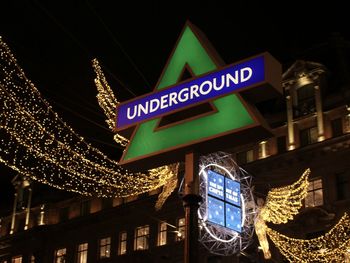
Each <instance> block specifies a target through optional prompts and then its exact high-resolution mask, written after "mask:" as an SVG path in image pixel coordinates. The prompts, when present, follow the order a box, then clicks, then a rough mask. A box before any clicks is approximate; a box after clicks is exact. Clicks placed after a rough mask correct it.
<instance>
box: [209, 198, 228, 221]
mask: <svg viewBox="0 0 350 263" xmlns="http://www.w3.org/2000/svg"><path fill="white" fill-rule="evenodd" d="M208 211H209V212H208V220H209V221H210V222H212V223H215V224H218V225H221V226H225V203H224V202H223V201H220V200H218V199H216V198H213V197H210V196H209V197H208Z"/></svg>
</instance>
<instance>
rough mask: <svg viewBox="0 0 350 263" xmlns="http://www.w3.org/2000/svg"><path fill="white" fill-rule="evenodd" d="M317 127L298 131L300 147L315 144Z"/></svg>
mask: <svg viewBox="0 0 350 263" xmlns="http://www.w3.org/2000/svg"><path fill="white" fill-rule="evenodd" d="M317 136H318V131H317V127H311V128H308V129H305V130H301V131H300V145H301V146H305V145H308V144H311V143H314V142H317Z"/></svg>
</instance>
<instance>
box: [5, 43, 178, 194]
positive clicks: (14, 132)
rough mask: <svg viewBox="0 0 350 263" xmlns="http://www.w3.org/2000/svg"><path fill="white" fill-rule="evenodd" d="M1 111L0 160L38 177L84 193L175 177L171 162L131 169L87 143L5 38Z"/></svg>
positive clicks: (142, 188)
mask: <svg viewBox="0 0 350 263" xmlns="http://www.w3.org/2000/svg"><path fill="white" fill-rule="evenodd" d="M111 94H112V93H111ZM112 95H113V94H112ZM106 96H107V95H106ZM108 96H110V95H108ZM112 99H113V100H110V101H109V103H113V102H115V101H114V99H115V98H114V97H112ZM0 110H1V117H0V138H1V139H0V162H2V163H4V164H5V165H7V166H9V167H10V168H12V169H14V170H15V171H17V172H19V173H22V174H23V175H26V176H29V177H31V178H32V179H34V180H37V181H39V182H42V183H45V184H48V185H50V186H53V187H56V188H59V189H63V190H69V191H73V192H77V193H81V194H85V195H97V196H102V197H125V196H130V195H137V194H140V193H144V192H148V191H151V190H153V189H156V188H158V187H160V186H162V185H164V184H165V183H166V182H167V180H168V179H169V178H172V177H173V176H174V174H173V172H174V171H173V170H172V169H170V168H169V167H160V168H156V169H153V170H150V171H149V172H148V173H131V172H129V171H127V170H125V169H122V168H121V167H120V166H119V164H118V162H116V161H114V160H111V159H109V158H108V157H107V156H106V155H105V154H103V153H102V152H101V151H99V150H98V149H97V148H94V147H92V146H91V145H90V144H88V143H87V142H86V141H85V140H84V138H83V137H81V136H79V135H78V134H77V133H76V132H75V131H74V130H73V129H72V128H71V127H70V126H68V125H67V124H66V123H65V122H63V121H62V119H61V118H60V117H59V116H58V114H57V113H56V112H54V111H53V110H52V107H51V106H50V105H49V103H48V102H47V101H46V100H45V99H43V98H42V96H41V94H40V92H39V91H38V90H37V89H36V87H35V86H34V84H33V83H31V82H30V80H29V79H28V78H27V77H26V76H25V74H24V72H23V70H22V69H21V68H20V67H19V66H18V64H17V62H16V59H15V58H14V56H13V55H12V53H11V52H10V50H9V48H8V47H7V45H6V44H5V43H4V42H3V41H2V39H1V38H0ZM108 114H109V115H107V116H108V119H109V120H110V116H111V115H110V113H108ZM107 123H108V124H109V125H111V123H110V122H107ZM121 140H122V138H121Z"/></svg>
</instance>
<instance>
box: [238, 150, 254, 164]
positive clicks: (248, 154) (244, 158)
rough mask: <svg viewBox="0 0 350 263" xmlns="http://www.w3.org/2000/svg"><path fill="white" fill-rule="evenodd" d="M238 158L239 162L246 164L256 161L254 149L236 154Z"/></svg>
mask: <svg viewBox="0 0 350 263" xmlns="http://www.w3.org/2000/svg"><path fill="white" fill-rule="evenodd" d="M236 160H237V163H238V164H246V163H250V162H252V161H254V151H253V150H248V151H243V152H239V153H237V154H236Z"/></svg>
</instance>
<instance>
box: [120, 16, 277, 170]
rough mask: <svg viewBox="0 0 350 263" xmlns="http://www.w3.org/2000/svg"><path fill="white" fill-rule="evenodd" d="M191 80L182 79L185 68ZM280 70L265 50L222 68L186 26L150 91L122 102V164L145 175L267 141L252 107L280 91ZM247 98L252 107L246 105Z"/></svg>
mask: <svg viewBox="0 0 350 263" xmlns="http://www.w3.org/2000/svg"><path fill="white" fill-rule="evenodd" d="M185 70H187V71H188V72H190V74H191V75H192V78H191V79H190V80H186V81H182V82H181V80H182V76H183V73H184V71H185ZM281 83H282V81H281V65H280V64H279V63H278V61H276V60H275V59H274V58H273V57H272V56H271V55H270V54H268V53H263V54H260V55H258V56H256V57H253V58H249V59H245V60H242V61H240V62H237V63H235V64H232V65H230V66H226V65H225V64H224V63H223V62H222V60H221V58H220V57H219V56H218V55H217V53H216V52H215V51H214V49H213V48H212V47H211V45H210V44H209V43H208V41H207V40H206V38H205V37H204V35H203V33H201V32H200V31H199V30H198V29H197V28H196V27H195V26H194V25H192V24H191V23H189V22H187V23H186V25H185V27H184V29H183V31H182V33H181V35H180V37H179V39H178V41H177V44H176V46H175V47H174V49H173V51H172V53H171V56H170V57H169V59H168V62H167V63H166V66H165V67H164V70H163V72H162V74H161V76H160V78H159V80H158V83H157V84H156V86H155V89H154V92H153V93H151V94H147V95H145V96H141V97H139V98H136V99H134V100H131V101H128V102H125V103H121V104H120V105H119V106H118V108H117V109H116V110H117V114H116V116H117V117H116V130H117V131H118V132H119V133H120V134H121V135H123V136H125V137H127V138H128V139H130V140H129V143H128V145H127V146H126V148H125V151H124V152H123V155H122V157H121V159H120V162H119V163H120V164H121V165H124V166H126V168H131V169H134V170H145V169H150V168H154V167H158V166H161V165H164V164H168V163H173V162H178V161H183V160H184V156H185V153H186V152H188V151H189V150H190V151H196V152H198V153H200V154H205V153H208V152H214V151H217V150H223V149H225V147H226V146H227V145H228V144H229V147H234V146H236V145H241V144H245V143H251V142H253V141H259V140H263V139H266V138H267V137H269V136H271V132H270V130H269V128H268V125H267V123H266V121H265V120H264V119H263V118H262V116H261V115H260V113H259V112H258V111H257V110H256V109H255V107H254V106H252V104H253V103H255V102H258V101H264V100H266V99H270V98H273V97H275V96H276V94H279V93H281V91H282V88H281ZM246 99H248V100H249V103H248V102H247V101H246Z"/></svg>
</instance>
